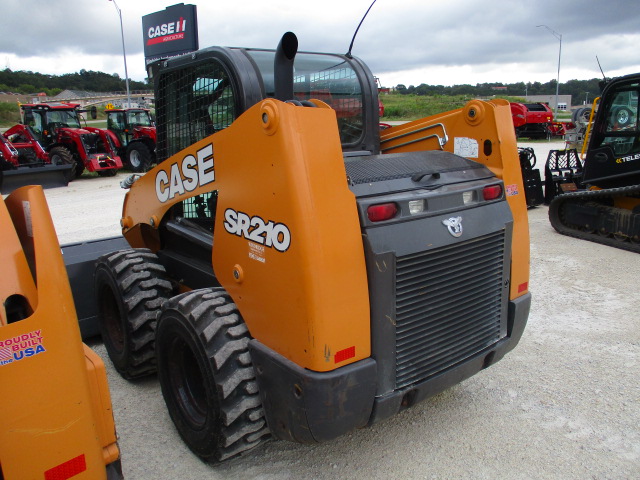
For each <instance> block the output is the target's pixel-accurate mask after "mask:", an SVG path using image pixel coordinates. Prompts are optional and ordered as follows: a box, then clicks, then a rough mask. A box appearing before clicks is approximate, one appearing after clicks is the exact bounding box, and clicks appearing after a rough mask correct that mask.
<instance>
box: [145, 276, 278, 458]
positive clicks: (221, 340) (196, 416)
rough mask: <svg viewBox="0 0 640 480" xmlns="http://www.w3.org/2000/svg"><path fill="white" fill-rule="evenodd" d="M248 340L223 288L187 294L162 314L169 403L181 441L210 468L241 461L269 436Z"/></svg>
mask: <svg viewBox="0 0 640 480" xmlns="http://www.w3.org/2000/svg"><path fill="white" fill-rule="evenodd" d="M249 339H250V337H249V332H248V331H247V327H246V325H245V324H244V321H243V320H242V317H241V316H240V313H239V312H238V309H237V307H236V306H235V304H234V303H233V302H232V301H231V299H230V297H229V296H228V295H227V293H226V292H225V291H224V290H223V289H222V288H213V289H202V290H194V291H191V292H187V293H184V294H181V295H178V296H176V297H174V298H172V299H171V300H169V301H168V302H166V303H165V304H164V305H163V307H162V312H161V313H160V317H159V319H158V328H157V333H156V357H157V359H158V379H159V381H160V386H161V388H162V395H163V397H164V400H165V403H166V404H167V408H168V410H169V414H170V415H171V419H172V420H173V423H174V424H175V426H176V428H177V430H178V432H179V433H180V436H181V437H182V439H183V440H184V441H185V443H186V444H187V446H188V447H189V448H190V449H191V450H192V451H193V452H194V453H195V454H196V455H198V456H199V457H200V458H202V459H203V460H204V461H206V462H209V463H219V462H221V461H223V460H226V459H229V458H232V457H235V456H237V455H240V454H242V453H244V452H246V451H248V450H250V449H252V448H254V447H256V446H257V445H259V444H260V443H261V442H263V441H264V440H266V439H267V438H268V436H269V429H268V427H267V424H266V420H265V417H264V411H263V409H262V401H261V399H260V393H259V392H258V384H257V381H256V377H255V372H254V370H253V365H252V363H251V356H250V353H249V350H248V344H249Z"/></svg>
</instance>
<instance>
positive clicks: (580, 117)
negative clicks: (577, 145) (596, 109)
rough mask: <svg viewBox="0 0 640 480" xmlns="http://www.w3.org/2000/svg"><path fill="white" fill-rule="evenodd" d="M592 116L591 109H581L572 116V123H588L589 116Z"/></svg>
mask: <svg viewBox="0 0 640 480" xmlns="http://www.w3.org/2000/svg"><path fill="white" fill-rule="evenodd" d="M590 115H591V108H590V107H580V108H577V109H576V110H574V111H573V113H572V114H571V121H572V122H573V123H578V122H580V123H587V122H588V121H589V116H590Z"/></svg>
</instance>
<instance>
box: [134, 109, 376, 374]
mask: <svg viewBox="0 0 640 480" xmlns="http://www.w3.org/2000/svg"><path fill="white" fill-rule="evenodd" d="M317 105H318V107H319V108H304V107H296V106H294V105H290V104H285V103H283V102H279V101H277V100H271V99H269V100H264V101H262V102H261V103H259V104H257V105H255V106H253V107H252V108H250V109H249V110H248V111H246V112H245V113H244V114H243V115H241V116H240V117H239V118H238V119H237V120H236V121H234V123H233V124H232V125H231V126H230V127H228V128H226V129H225V130H223V131H221V132H219V133H216V134H214V135H212V136H210V137H207V138H205V139H204V140H201V141H200V142H198V143H195V144H194V145H192V146H191V147H189V148H187V149H185V150H182V151H181V152H179V153H178V154H176V155H174V156H173V157H170V158H169V159H167V160H166V161H164V162H162V163H161V164H160V165H158V166H157V167H156V168H155V169H153V170H151V171H150V172H148V173H147V174H146V175H145V176H144V177H142V178H140V179H139V180H138V181H136V182H135V183H134V184H133V186H132V187H131V190H130V192H129V193H128V194H127V198H126V200H125V205H124V210H123V220H122V223H123V227H124V228H123V233H124V235H125V237H126V238H127V240H128V241H129V243H130V244H131V245H132V246H133V247H149V246H150V244H151V245H152V242H153V241H154V238H155V234H154V233H153V232H154V226H156V227H157V225H159V223H160V221H161V219H162V217H163V216H164V214H165V213H166V211H167V210H168V209H169V208H170V207H171V206H172V205H174V204H175V203H177V202H179V201H182V200H184V199H186V198H188V197H191V196H194V195H197V194H200V193H204V192H207V191H212V190H217V191H218V203H217V209H216V220H215V229H214V241H213V258H212V262H213V269H214V272H215V275H216V277H217V279H218V281H219V282H220V284H221V285H222V286H223V287H224V288H225V289H226V290H227V291H228V292H229V294H230V295H231V296H232V298H233V299H234V301H235V302H236V304H237V305H238V308H239V309H240V312H241V314H242V316H243V318H244V320H245V322H246V324H247V326H248V328H249V331H250V332H251V335H252V336H253V337H254V338H256V339H257V340H259V341H260V342H261V343H263V344H264V345H266V346H267V347H269V348H271V349H272V350H274V351H276V352H278V353H280V354H281V355H283V356H285V357H286V358H288V359H290V360H292V361H293V362H295V363H296V364H298V365H299V366H301V367H303V368H307V369H309V370H314V371H319V372H322V371H329V370H334V369H336V368H337V367H341V366H343V365H346V364H348V363H352V362H355V361H358V360H361V359H364V358H368V357H369V356H370V354H371V350H370V315H369V294H368V286H367V274H366V266H365V259H364V249H363V243H362V236H361V232H360V223H359V219H358V213H357V207H356V200H355V196H354V195H353V193H352V192H351V191H350V190H349V188H348V185H347V181H346V172H345V167H344V162H343V158H342V150H341V145H340V140H339V134H338V129H337V123H336V116H335V112H334V111H333V110H331V109H329V108H327V107H326V105H324V104H323V103H322V102H317ZM203 168H204V169H205V170H204V171H203ZM150 183H155V185H150ZM149 239H151V240H152V242H149V241H148V240H149ZM345 272H348V275H347V274H345ZM344 352H348V354H346V355H345V353H344ZM336 354H338V355H336Z"/></svg>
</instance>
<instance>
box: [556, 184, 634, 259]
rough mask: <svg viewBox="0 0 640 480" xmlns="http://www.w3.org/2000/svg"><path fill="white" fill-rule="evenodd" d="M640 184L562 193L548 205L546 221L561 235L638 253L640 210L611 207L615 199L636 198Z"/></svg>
mask: <svg viewBox="0 0 640 480" xmlns="http://www.w3.org/2000/svg"><path fill="white" fill-rule="evenodd" d="M638 196H640V185H630V186H627V187H619V188H609V189H604V190H581V191H578V192H571V193H564V194H562V195H558V196H557V197H555V198H554V199H553V201H552V202H551V204H550V205H549V221H550V222H551V225H552V226H553V228H555V229H556V230H557V231H558V232H559V233H561V234H563V235H569V236H571V237H576V238H580V239H583V240H589V241H592V242H596V243H601V244H603V245H609V246H611V247H616V248H621V249H623V250H629V251H631V252H636V253H640V209H638V208H637V207H636V208H635V209H634V210H635V211H632V210H627V209H623V208H617V207H614V206H613V201H614V199H615V198H616V197H638Z"/></svg>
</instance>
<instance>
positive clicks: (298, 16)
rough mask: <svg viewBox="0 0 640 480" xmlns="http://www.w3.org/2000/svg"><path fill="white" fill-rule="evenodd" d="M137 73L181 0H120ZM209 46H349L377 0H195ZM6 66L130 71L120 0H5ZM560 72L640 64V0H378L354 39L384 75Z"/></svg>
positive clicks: (516, 76) (440, 77) (525, 77)
mask: <svg viewBox="0 0 640 480" xmlns="http://www.w3.org/2000/svg"><path fill="white" fill-rule="evenodd" d="M116 2H117V5H118V7H119V8H120V9H121V11H122V20H123V24H124V36H125V46H126V53H127V66H128V72H129V76H130V77H131V78H132V79H134V80H143V79H144V78H145V76H146V73H145V68H144V56H143V53H142V52H143V34H142V24H141V17H142V16H143V15H146V14H149V13H153V12H156V11H158V10H163V9H164V8H165V7H167V6H170V5H175V4H176V3H178V2H177V1H175V0H173V1H164V0H116ZM184 3H191V4H195V5H197V7H198V23H199V40H200V47H201V48H204V47H207V46H212V45H225V46H238V47H262V48H275V46H276V45H277V43H278V41H279V39H280V37H281V35H282V34H283V33H284V32H285V31H287V30H291V31H293V32H295V33H296V34H297V36H298V39H299V43H300V47H299V49H300V50H301V51H303V50H307V51H323V52H338V53H345V52H346V51H347V49H348V47H349V43H350V41H351V37H352V35H353V32H354V31H355V29H356V27H357V25H358V23H359V21H360V19H361V18H362V15H363V14H364V12H365V11H366V10H367V8H368V7H369V5H370V3H371V0H320V1H318V0H314V1H307V0H233V1H225V2H223V1H219V0H206V1H205V0H192V1H191V2H189V1H188V0H187V1H185V2H184ZM2 7H3V8H2V14H1V16H0V25H2V29H1V35H0V68H7V67H8V68H11V69H12V70H30V71H34V72H40V73H49V74H63V73H72V72H77V71H79V70H80V69H85V70H97V71H104V72H107V73H118V74H119V75H120V76H121V77H122V78H124V76H125V75H124V62H123V56H122V41H121V35H120V23H119V17H118V13H117V10H116V8H115V5H114V3H113V1H110V0H2ZM541 24H544V25H547V26H548V27H549V28H550V29H552V30H554V31H555V32H557V33H558V34H561V35H562V56H561V68H560V82H566V81H568V80H571V79H590V78H595V77H600V76H601V74H600V70H599V68H598V64H597V62H596V55H597V56H598V58H599V59H600V63H601V65H602V68H603V69H604V71H605V73H606V74H607V76H617V75H624V74H627V73H633V72H638V71H640V50H639V49H638V45H640V2H639V1H638V0H606V1H604V0H600V1H598V0H526V1H511V2H508V1H504V0H483V1H478V0H447V1H444V2H443V1H439V2H436V1H428V0H378V1H377V2H376V4H375V5H374V6H373V8H372V9H371V12H370V13H369V16H368V17H367V19H366V20H365V22H364V24H363V25H362V27H361V29H360V32H359V34H358V37H357V38H356V42H355V46H354V49H353V53H354V55H356V56H358V57H360V58H362V59H363V60H364V61H365V62H366V63H367V64H368V65H369V67H370V68H371V70H372V71H373V72H374V74H376V75H377V76H379V77H380V79H381V81H382V84H383V85H385V86H395V85H397V84H399V83H402V84H405V85H407V86H409V85H419V84H420V83H427V84H432V85H454V84H464V83H468V84H472V85H474V84H476V83H483V82H503V83H514V82H520V81H522V82H535V81H539V82H547V81H549V80H553V79H555V78H556V76H557V68H558V51H559V46H560V42H559V40H558V38H556V37H555V36H554V35H553V34H552V33H551V32H550V31H549V30H548V29H546V28H544V27H539V28H536V25H541Z"/></svg>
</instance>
